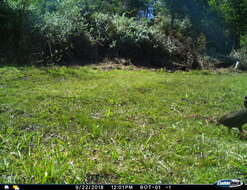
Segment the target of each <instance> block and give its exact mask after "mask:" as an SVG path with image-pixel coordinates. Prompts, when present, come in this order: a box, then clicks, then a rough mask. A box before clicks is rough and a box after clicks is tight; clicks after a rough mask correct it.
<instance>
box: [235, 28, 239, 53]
mask: <svg viewBox="0 0 247 190" xmlns="http://www.w3.org/2000/svg"><path fill="white" fill-rule="evenodd" d="M238 49H240V32H239V31H236V32H235V36H234V50H238Z"/></svg>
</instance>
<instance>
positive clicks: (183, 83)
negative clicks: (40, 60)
mask: <svg viewBox="0 0 247 190" xmlns="http://www.w3.org/2000/svg"><path fill="white" fill-rule="evenodd" d="M246 88H247V74H244V73H242V74H237V73H218V74H217V73H212V72H208V71H194V72H176V73H167V72H163V71H150V70H113V71H101V70H95V69H94V68H93V67H92V66H91V67H90V66H88V67H80V68H66V67H46V68H37V67H11V66H2V67H1V68H0V183H175V184H179V183H189V184H190V183H193V184H195V183H197V184H200V183H214V182H215V181H217V180H219V179H222V178H242V179H244V178H245V177H246V176H247V140H243V139H242V138H240V136H239V134H238V132H237V131H235V130H231V131H230V132H228V129H227V128H226V127H224V126H217V125H216V124H215V122H214V121H215V120H216V119H217V118H218V117H219V116H221V115H223V114H224V113H227V112H230V111H234V110H238V109H240V108H241V107H243V106H242V103H243V97H244V96H245V95H247V90H246Z"/></svg>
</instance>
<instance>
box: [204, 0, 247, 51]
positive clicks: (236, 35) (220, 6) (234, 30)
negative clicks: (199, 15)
mask: <svg viewBox="0 0 247 190" xmlns="http://www.w3.org/2000/svg"><path fill="white" fill-rule="evenodd" d="M209 1H210V4H211V5H212V6H213V7H214V8H215V9H216V10H218V11H219V12H220V13H221V14H222V15H223V16H224V18H225V20H226V22H227V24H228V26H229V28H230V29H231V35H232V37H233V39H234V44H233V49H239V48H240V40H241V36H245V35H246V33H247V21H246V18H247V1H246V0H225V1H222V0H209Z"/></svg>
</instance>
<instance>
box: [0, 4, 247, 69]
mask: <svg viewBox="0 0 247 190" xmlns="http://www.w3.org/2000/svg"><path fill="white" fill-rule="evenodd" d="M149 3H154V10H155V19H153V20H148V19H146V18H138V17H137V15H138V12H139V11H140V10H145V9H146V7H147V6H148V4H149ZM246 14H247V2H246V1H245V0H226V1H223V2H222V1H221V0H43V1H39V0H32V1H31V0H2V1H1V2H0V55H1V60H0V61H1V62H17V63H18V64H75V63H76V64H78V63H79V64H86V63H95V62H98V61H100V60H102V59H104V58H106V57H108V58H114V57H118V58H126V59H130V60H131V61H132V62H133V63H135V64H139V65H145V66H151V67H167V68H169V67H172V68H174V67H175V68H189V69H194V68H201V67H203V65H204V64H205V62H204V60H205V58H207V57H209V56H210V57H219V56H221V57H222V55H224V56H226V55H232V56H234V57H235V59H239V60H241V62H243V63H245V64H247V63H246V60H247V59H246V57H245V56H246V47H247V39H246V38H247V34H246V32H247V23H246V19H245V18H246V17H247V15H246Z"/></svg>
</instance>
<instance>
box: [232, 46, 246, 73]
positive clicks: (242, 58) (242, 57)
mask: <svg viewBox="0 0 247 190" xmlns="http://www.w3.org/2000/svg"><path fill="white" fill-rule="evenodd" d="M231 56H232V57H234V58H235V59H237V60H239V62H240V65H241V66H242V67H240V68H241V69H244V70H247V47H242V48H241V49H239V50H237V51H235V50H234V51H233V52H232V53H231Z"/></svg>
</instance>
